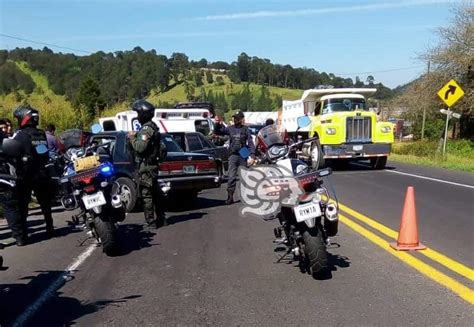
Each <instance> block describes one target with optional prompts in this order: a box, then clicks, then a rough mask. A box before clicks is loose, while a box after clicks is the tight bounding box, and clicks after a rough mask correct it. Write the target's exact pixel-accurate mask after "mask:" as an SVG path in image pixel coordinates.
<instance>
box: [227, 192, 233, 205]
mask: <svg viewBox="0 0 474 327" xmlns="http://www.w3.org/2000/svg"><path fill="white" fill-rule="evenodd" d="M232 203H234V192H232V191H227V200H226V201H225V204H228V205H229V204H232Z"/></svg>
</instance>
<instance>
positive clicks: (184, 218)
mask: <svg viewBox="0 0 474 327" xmlns="http://www.w3.org/2000/svg"><path fill="white" fill-rule="evenodd" d="M205 215H207V213H206V212H191V213H188V214H184V215H177V216H171V217H169V218H168V219H167V221H168V224H169V225H174V224H178V223H182V222H185V221H188V220H194V219H201V218H202V217H203V216H205Z"/></svg>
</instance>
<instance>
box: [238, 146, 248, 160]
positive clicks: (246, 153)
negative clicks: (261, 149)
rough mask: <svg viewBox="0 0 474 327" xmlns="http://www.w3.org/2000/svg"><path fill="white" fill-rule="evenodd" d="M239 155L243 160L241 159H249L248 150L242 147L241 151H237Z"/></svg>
mask: <svg viewBox="0 0 474 327" xmlns="http://www.w3.org/2000/svg"><path fill="white" fill-rule="evenodd" d="M239 155H240V156H241V157H242V158H243V159H248V157H250V150H249V149H248V148H246V147H243V148H242V149H240V151H239Z"/></svg>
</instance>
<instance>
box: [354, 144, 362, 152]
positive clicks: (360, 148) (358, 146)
mask: <svg viewBox="0 0 474 327" xmlns="http://www.w3.org/2000/svg"><path fill="white" fill-rule="evenodd" d="M363 148H364V146H363V145H354V146H353V147H352V149H353V150H354V151H361V150H362V149H363Z"/></svg>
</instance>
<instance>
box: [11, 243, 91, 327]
mask: <svg viewBox="0 0 474 327" xmlns="http://www.w3.org/2000/svg"><path fill="white" fill-rule="evenodd" d="M96 248H97V244H91V245H90V246H89V247H88V248H87V249H86V250H85V251H84V252H82V253H81V254H80V255H79V256H78V257H77V258H76V260H74V262H73V263H72V264H70V265H69V266H68V267H67V268H66V269H65V270H64V273H63V274H61V276H59V277H58V278H57V279H56V280H55V281H54V282H53V283H52V284H51V285H50V286H49V287H48V288H47V289H46V290H44V291H43V293H41V295H40V296H39V297H38V298H37V299H36V301H34V302H33V303H32V304H30V305H29V306H28V308H26V310H25V311H24V312H23V313H22V314H21V315H20V316H18V317H17V318H16V320H15V321H14V322H13V324H12V326H14V327H16V326H23V325H25V324H26V323H27V322H28V320H29V319H30V318H31V317H32V316H33V315H34V314H35V313H36V312H37V311H38V310H39V309H40V308H41V306H42V305H43V304H44V303H45V302H46V301H48V300H49V298H51V297H52V296H53V295H54V293H55V292H56V291H57V290H58V289H59V288H60V287H62V286H63V285H64V284H65V283H66V282H67V281H68V280H69V279H70V278H71V276H72V275H73V274H74V272H75V270H77V268H79V266H80V265H81V264H82V263H84V261H86V259H87V258H88V257H89V256H90V255H91V254H92V252H94V250H95V249H96Z"/></svg>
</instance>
